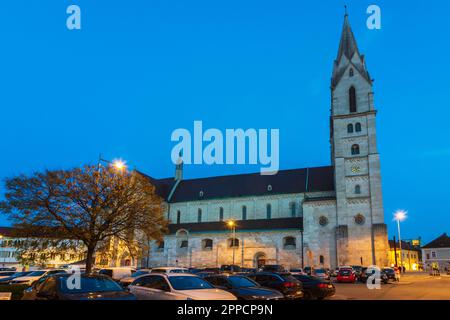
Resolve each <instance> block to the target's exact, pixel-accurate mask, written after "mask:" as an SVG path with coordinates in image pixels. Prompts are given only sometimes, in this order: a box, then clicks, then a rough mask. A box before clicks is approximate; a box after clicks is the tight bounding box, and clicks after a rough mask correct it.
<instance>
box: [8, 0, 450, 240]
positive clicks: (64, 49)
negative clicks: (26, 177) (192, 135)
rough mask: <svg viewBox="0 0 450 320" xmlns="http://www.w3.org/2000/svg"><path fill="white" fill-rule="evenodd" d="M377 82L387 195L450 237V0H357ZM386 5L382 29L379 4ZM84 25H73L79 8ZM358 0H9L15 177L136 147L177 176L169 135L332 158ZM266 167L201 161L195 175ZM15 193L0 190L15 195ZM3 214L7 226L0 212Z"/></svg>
mask: <svg viewBox="0 0 450 320" xmlns="http://www.w3.org/2000/svg"><path fill="white" fill-rule="evenodd" d="M345 2H347V4H348V5H349V14H350V21H351V24H352V27H353V31H354V33H355V35H356V37H357V41H358V44H359V48H360V51H361V52H362V53H364V54H365V55H366V59H367V65H368V68H369V71H370V72H371V75H372V77H373V78H374V79H375V89H374V91H375V102H376V107H377V108H378V110H379V113H378V117H377V121H378V145H379V150H380V153H381V161H382V162H381V165H382V178H383V196H384V207H385V216H386V223H387V224H388V226H389V233H390V236H392V235H394V234H395V224H394V223H393V221H392V213H393V212H394V211H395V210H396V209H405V210H408V211H409V218H408V220H407V221H405V222H404V223H403V224H402V233H403V237H404V238H415V237H417V236H422V237H423V239H424V240H425V241H429V240H432V239H433V238H435V237H437V236H439V235H440V234H442V233H443V232H444V231H447V232H449V231H450V228H449V227H450V201H449V198H450V197H449V195H450V189H449V187H448V185H449V181H450V167H449V164H450V125H449V118H450V104H449V93H450V80H449V79H450V77H449V76H450V59H449V57H450V41H449V38H450V36H449V32H450V30H449V25H448V14H449V12H450V2H448V1H440V0H434V1H419V0H415V1H412V0H408V1H406V0H397V1H387V0H386V1H373V0H371V1H364V0H353V1H350V0H347V1H345ZM372 3H375V4H377V5H379V6H380V7H381V9H382V29H381V30H375V31H372V30H369V29H367V27H366V18H367V14H366V8H367V6H368V5H370V4H372ZM70 4H77V5H79V6H80V7H81V10H82V30H79V31H69V30H68V29H67V28H66V17H67V14H66V8H67V6H68V5H70ZM343 5H344V1H331V0H330V1H299V0H279V1H268V0H246V1H242V0H241V1H237V0H226V1H224V0H189V1H186V0H134V1H104V0H96V1H88V0H71V1H66V0H60V1H54V0H41V1H23V0H14V1H13V0H9V1H6V0H5V1H1V3H0V43H1V50H0V108H1V116H0V137H1V145H0V150H1V151H2V153H1V158H0V178H1V179H4V178H6V177H11V176H14V175H17V174H20V173H31V172H33V171H36V170H44V169H46V168H49V169H59V168H71V167H74V166H79V165H82V164H86V163H95V162H96V159H97V157H98V155H99V153H102V154H103V156H104V157H105V158H108V159H113V158H116V157H121V158H123V159H125V160H127V162H128V164H129V165H130V166H132V167H135V168H138V169H139V170H141V171H143V172H145V173H148V174H150V175H152V176H154V177H157V178H163V177H168V176H171V175H173V173H174V166H173V165H172V163H171V159H170V152H171V148H172V147H173V145H174V143H172V142H171V141H170V135H171V133H172V131H173V130H174V129H176V128H187V129H190V130H192V128H193V121H194V120H202V121H203V125H204V127H205V128H218V129H221V130H225V129H227V128H279V129H280V161H281V165H280V166H281V169H290V168H299V167H313V166H322V165H329V163H330V154H329V152H330V147H329V141H328V140H329V109H330V91H329V86H330V77H331V70H332V63H333V60H334V58H335V56H336V53H337V49H338V42H339V37H340V32H341V27H342V22H343V11H344V10H343ZM257 171H259V166H206V165H203V166H200V165H197V166H194V165H192V166H187V167H186V168H185V177H187V178H194V177H206V176H212V175H223V174H236V173H242V172H257ZM3 191H4V189H0V193H3ZM0 223H1V224H7V221H6V220H5V219H4V217H3V218H0Z"/></svg>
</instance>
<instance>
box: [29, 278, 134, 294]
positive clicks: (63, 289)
mask: <svg viewBox="0 0 450 320" xmlns="http://www.w3.org/2000/svg"><path fill="white" fill-rule="evenodd" d="M68 277H70V274H59V275H53V276H49V277H48V278H47V279H46V280H45V281H44V282H43V283H41V284H40V285H39V286H34V287H33V288H32V290H30V291H29V292H26V293H25V294H24V296H23V297H22V300H136V298H135V297H134V296H133V295H132V294H131V293H129V292H127V291H125V290H124V289H123V288H122V287H121V286H119V285H118V284H117V283H116V282H115V281H114V280H112V279H111V278H110V277H108V276H104V275H93V274H90V275H88V274H81V278H80V286H79V287H78V288H77V287H75V288H71V287H70V286H69V283H70V281H68Z"/></svg>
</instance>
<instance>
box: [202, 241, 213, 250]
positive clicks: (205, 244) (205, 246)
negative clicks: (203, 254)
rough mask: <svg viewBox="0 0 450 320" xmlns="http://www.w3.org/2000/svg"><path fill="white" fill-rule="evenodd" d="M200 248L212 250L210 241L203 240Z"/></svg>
mask: <svg viewBox="0 0 450 320" xmlns="http://www.w3.org/2000/svg"><path fill="white" fill-rule="evenodd" d="M202 248H203V250H212V248H213V241H212V239H203V240H202Z"/></svg>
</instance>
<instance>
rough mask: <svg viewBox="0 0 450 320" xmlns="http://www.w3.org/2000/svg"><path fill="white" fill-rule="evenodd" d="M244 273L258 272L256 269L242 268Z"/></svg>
mask: <svg viewBox="0 0 450 320" xmlns="http://www.w3.org/2000/svg"><path fill="white" fill-rule="evenodd" d="M241 272H242V273H255V272H258V270H257V269H256V268H241Z"/></svg>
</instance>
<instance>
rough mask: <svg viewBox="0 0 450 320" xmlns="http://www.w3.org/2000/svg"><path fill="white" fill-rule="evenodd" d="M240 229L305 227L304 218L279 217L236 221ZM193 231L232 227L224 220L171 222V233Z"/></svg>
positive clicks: (222, 229)
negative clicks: (182, 230)
mask: <svg viewBox="0 0 450 320" xmlns="http://www.w3.org/2000/svg"><path fill="white" fill-rule="evenodd" d="M236 224H237V227H236V229H238V230H239V231H249V230H255V231H257V230H282V229H296V230H302V229H303V219H302V218H278V219H251V220H239V221H237V222H236ZM181 229H184V230H187V231H189V232H190V233H193V232H208V231H214V232H217V231H223V232H229V231H230V227H228V226H227V224H226V223H224V222H223V221H213V222H199V223H179V224H175V223H174V224H169V234H175V233H176V232H177V231H178V230H181Z"/></svg>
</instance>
